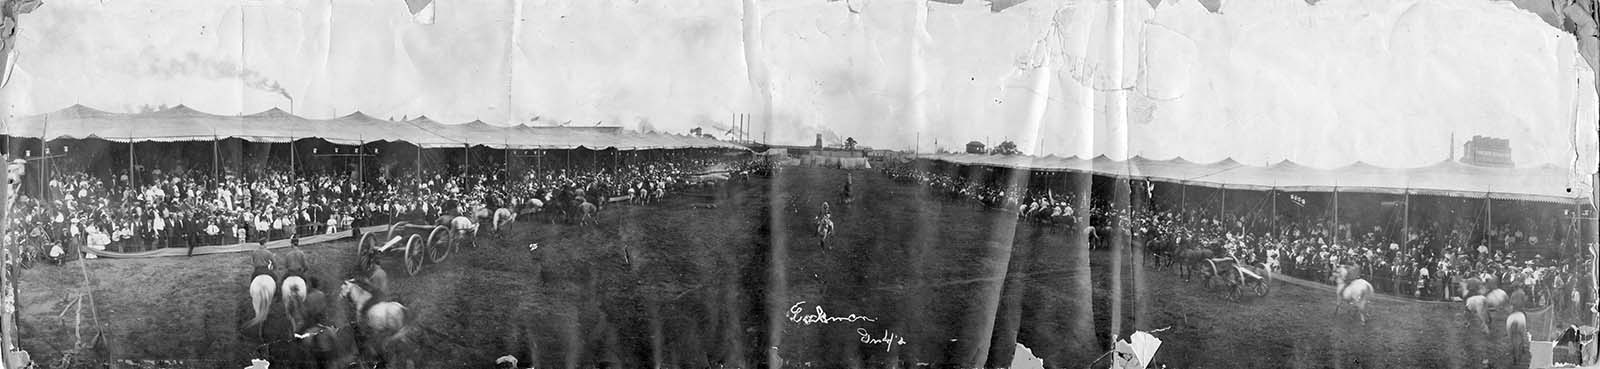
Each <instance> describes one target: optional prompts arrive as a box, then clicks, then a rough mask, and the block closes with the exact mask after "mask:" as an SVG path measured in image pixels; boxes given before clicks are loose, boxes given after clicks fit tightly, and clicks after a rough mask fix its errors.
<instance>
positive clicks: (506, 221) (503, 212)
mask: <svg viewBox="0 0 1600 369" xmlns="http://www.w3.org/2000/svg"><path fill="white" fill-rule="evenodd" d="M492 222H493V223H490V224H493V225H494V235H495V237H504V236H505V233H504V232H503V230H502V229H510V228H511V225H512V224H515V223H516V222H517V212H515V211H511V209H507V208H499V209H495V210H494V219H493V220H492Z"/></svg>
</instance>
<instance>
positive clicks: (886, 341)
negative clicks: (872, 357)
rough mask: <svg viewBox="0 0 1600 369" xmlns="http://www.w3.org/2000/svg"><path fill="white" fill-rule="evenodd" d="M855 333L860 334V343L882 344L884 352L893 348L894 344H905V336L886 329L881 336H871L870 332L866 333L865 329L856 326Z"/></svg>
mask: <svg viewBox="0 0 1600 369" xmlns="http://www.w3.org/2000/svg"><path fill="white" fill-rule="evenodd" d="M856 334H859V335H861V343H865V344H868V345H883V351H885V352H887V351H889V350H890V349H893V348H894V345H901V346H905V345H906V338H905V337H902V336H900V335H898V334H894V333H889V331H888V330H884V331H883V335H882V336H878V337H873V336H872V334H870V333H867V330H866V329H863V328H856Z"/></svg>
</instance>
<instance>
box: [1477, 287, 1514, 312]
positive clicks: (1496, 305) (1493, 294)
mask: <svg viewBox="0 0 1600 369" xmlns="http://www.w3.org/2000/svg"><path fill="white" fill-rule="evenodd" d="M1508 301H1509V299H1508V298H1507V297H1506V291H1505V290H1502V289H1499V288H1496V289H1494V290H1492V291H1489V292H1488V293H1485V294H1483V307H1485V308H1488V309H1489V310H1492V311H1495V312H1503V311H1504V310H1505V309H1506V307H1507V304H1506V303H1507V302H1508Z"/></svg>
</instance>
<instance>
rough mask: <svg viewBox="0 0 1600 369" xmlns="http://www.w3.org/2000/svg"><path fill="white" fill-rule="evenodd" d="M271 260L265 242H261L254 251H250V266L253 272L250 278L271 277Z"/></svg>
mask: <svg viewBox="0 0 1600 369" xmlns="http://www.w3.org/2000/svg"><path fill="white" fill-rule="evenodd" d="M273 259H274V258H273V257H272V252H271V251H267V241H266V240H261V242H259V243H257V244H256V248H255V249H254V250H250V266H251V269H252V270H253V271H252V272H251V273H250V277H251V278H254V277H255V276H259V275H268V276H270V275H272V267H273Z"/></svg>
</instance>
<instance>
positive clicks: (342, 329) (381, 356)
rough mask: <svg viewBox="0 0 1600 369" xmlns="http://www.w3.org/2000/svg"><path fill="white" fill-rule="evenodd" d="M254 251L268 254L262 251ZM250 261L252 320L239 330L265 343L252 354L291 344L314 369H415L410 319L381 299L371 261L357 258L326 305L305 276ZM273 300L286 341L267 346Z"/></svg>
mask: <svg viewBox="0 0 1600 369" xmlns="http://www.w3.org/2000/svg"><path fill="white" fill-rule="evenodd" d="M255 252H257V253H267V255H270V253H268V252H267V251H266V249H265V247H264V246H263V247H262V248H261V249H258V250H256V251H255ZM293 252H299V250H294V251H291V253H293ZM254 260H256V261H253V263H255V264H257V265H255V267H256V270H257V273H256V275H255V276H254V277H252V279H251V282H250V300H251V306H252V308H253V309H254V313H255V316H254V317H252V318H251V319H250V320H249V321H247V322H245V323H244V325H243V326H242V327H241V329H246V330H249V329H252V328H253V329H254V330H255V334H256V336H257V339H258V340H260V341H266V342H265V343H263V344H262V346H260V347H258V349H259V348H264V347H266V346H268V345H271V344H273V343H280V342H291V343H295V344H296V346H297V347H299V348H300V349H302V350H303V352H305V353H307V354H309V356H310V357H311V358H312V359H313V361H315V363H316V367H318V368H328V369H333V368H347V367H350V366H351V365H353V364H357V363H364V362H375V363H377V364H378V365H380V366H385V367H388V366H393V365H396V364H399V363H404V364H406V366H412V367H414V366H415V363H414V360H413V358H412V355H411V353H413V352H415V351H416V347H415V343H416V342H415V340H414V338H415V336H416V332H417V330H418V329H419V328H418V325H417V323H416V314H415V312H414V311H413V310H410V309H408V308H407V307H406V306H405V305H403V304H401V303H400V302H397V301H394V299H392V298H390V297H389V296H387V295H386V291H387V290H388V273H387V272H385V271H384V270H383V268H382V267H381V266H379V264H378V261H377V259H376V256H369V257H364V258H362V260H361V261H360V264H361V265H359V266H358V267H357V268H355V269H354V270H355V271H356V274H357V275H354V276H351V277H350V278H347V279H345V280H344V281H342V282H341V283H340V284H339V287H338V291H337V295H336V299H333V300H331V301H330V299H329V298H328V294H327V291H324V290H323V286H322V285H321V284H320V283H317V282H318V281H319V280H318V279H317V278H315V277H312V276H311V274H310V273H302V275H304V277H302V276H301V275H293V274H290V273H288V272H289V271H287V270H284V269H283V268H280V267H279V265H277V264H278V263H276V262H275V261H273V260H272V259H266V261H265V263H264V264H265V265H261V264H263V263H262V262H261V261H260V260H262V258H254ZM278 280H282V281H283V283H282V284H281V285H280V284H279V283H278V282H277V281H278ZM308 281H310V282H311V283H307V282H308ZM280 291H281V293H280ZM275 300H281V301H282V304H283V307H284V309H283V311H284V315H285V317H284V318H286V319H287V320H288V321H289V328H290V331H289V332H288V333H289V336H290V338H288V339H283V340H276V341H267V340H266V339H265V336H266V334H265V333H266V332H265V328H264V324H263V323H265V322H266V320H267V319H268V317H269V314H270V310H271V305H272V304H273V303H274V302H275ZM335 309H345V310H344V311H345V312H346V315H345V316H347V317H348V318H347V319H344V320H347V321H348V322H346V323H336V322H335V319H333V318H332V317H333V316H332V315H330V313H333V312H336V311H338V310H335ZM257 354H258V355H260V354H263V353H260V352H258V353H257Z"/></svg>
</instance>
